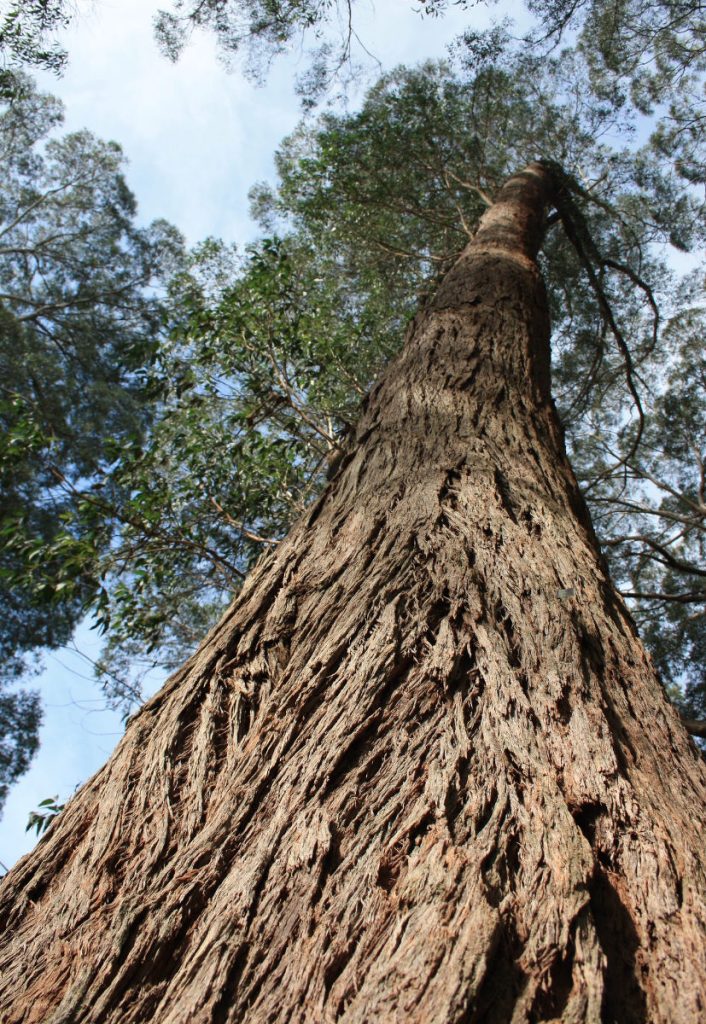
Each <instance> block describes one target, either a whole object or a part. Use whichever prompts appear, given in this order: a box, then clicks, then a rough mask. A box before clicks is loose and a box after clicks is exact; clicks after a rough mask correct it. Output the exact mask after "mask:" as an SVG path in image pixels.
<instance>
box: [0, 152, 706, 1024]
mask: <svg viewBox="0 0 706 1024" xmlns="http://www.w3.org/2000/svg"><path fill="white" fill-rule="evenodd" d="M555 187H556V184H555V179H554V175H553V172H552V169H551V168H550V167H548V166H546V165H543V164H541V163H538V164H533V165H531V166H530V167H528V168H526V169H525V170H524V171H523V172H521V173H520V174H518V175H516V176H514V177H513V178H512V179H511V180H510V181H509V182H508V183H507V184H506V185H505V186H504V188H503V189H502V190H501V192H500V194H499V196H498V199H497V201H496V203H495V204H494V205H493V207H491V208H490V209H489V210H488V212H487V213H486V214H485V215H484V217H483V219H482V221H481V224H480V227H479V230H478V232H477V234H476V236H475V238H474V239H473V240H472V241H471V242H470V243H469V245H468V247H467V249H466V250H465V252H464V253H463V255H462V256H461V258H460V259H459V261H458V263H457V264H456V265H455V266H454V268H452V270H451V271H450V272H449V274H448V275H447V276H446V278H445V279H444V281H443V282H442V284H441V286H440V288H439V291H438V293H437V295H436V297H435V299H434V300H433V301H432V303H431V304H430V305H429V306H428V307H427V308H426V309H425V310H424V311H423V312H421V313H420V314H418V316H417V317H416V318H415V320H414V321H413V323H412V324H411V326H410V330H409V333H408V337H407V342H406V345H405V347H404V349H403V351H402V352H401V353H400V355H399V356H398V357H397V359H396V360H394V362H393V363H392V364H391V365H390V367H389V368H388V370H387V371H386V372H385V374H384V375H383V377H382V379H381V381H380V382H379V383H378V384H377V385H376V386H375V387H374V388H373V390H372V392H371V393H370V396H369V398H368V400H367V402H366V407H365V409H364V412H363V416H362V418H361V421H360V423H359V425H358V428H357V430H356V433H355V438H354V441H353V442H352V443H351V445H350V447H349V449H348V451H347V452H346V454H345V455H344V457H343V459H342V460H341V462H340V464H339V465H338V467H337V469H336V471H335V474H334V476H333V478H332V480H331V481H330V482H329V485H328V487H327V488H326V490H325V491H324V493H323V494H322V496H321V498H320V499H319V500H318V502H317V503H316V504H315V505H314V506H313V507H312V509H311V510H310V512H309V514H308V515H307V516H306V517H305V518H304V519H303V520H301V521H300V522H299V523H298V524H297V525H296V526H295V527H294V529H293V530H292V532H291V534H290V535H289V537H288V538H287V539H286V540H285V541H283V542H282V543H281V544H280V545H279V546H278V547H277V549H276V550H275V551H273V552H272V553H270V554H268V555H267V556H266V557H264V558H263V560H262V561H261V562H260V563H259V564H258V566H257V567H256V569H255V571H254V572H253V573H252V574H251V576H250V577H249V579H248V580H247V581H246V583H245V584H244V586H243V589H242V591H241V592H240V593H239V595H238V596H237V598H236V600H235V601H234V603H233V605H232V606H231V608H230V609H229V611H228V612H227V613H226V615H225V616H224V618H223V619H222V621H221V622H220V623H219V625H218V626H217V627H216V628H215V629H214V630H212V632H211V633H210V635H209V636H208V637H207V638H206V640H205V641H204V643H203V645H202V647H201V648H200V650H199V651H198V652H197V654H196V655H195V656H194V657H193V658H192V659H191V660H190V661H189V662H188V663H187V664H186V665H185V666H184V668H183V669H182V670H180V671H179V672H178V673H176V674H175V675H174V676H173V677H172V678H171V679H170V680H169V681H168V682H167V684H166V685H165V686H164V687H163V689H162V690H161V691H160V693H158V694H157V695H156V696H155V697H154V698H153V699H152V700H151V701H149V702H148V704H147V705H146V706H145V707H144V709H143V710H142V711H141V712H140V713H139V714H138V715H137V716H136V717H135V718H134V720H133V721H132V722H131V723H130V725H129V726H128V729H127V731H126V735H125V737H124V738H123V740H122V741H121V743H120V744H119V746H118V748H117V750H116V751H115V753H114V754H113V756H112V757H111V759H110V760H109V762H108V763H107V765H106V766H105V767H104V768H103V769H102V770H101V771H100V772H99V773H98V774H97V775H96V776H95V777H94V778H93V779H91V780H90V781H89V782H88V783H86V785H85V786H84V787H83V788H82V790H81V791H80V792H79V793H78V794H77V795H76V796H75V797H74V798H73V799H72V800H71V801H70V803H69V804H68V805H67V807H66V810H65V811H64V812H63V813H62V815H61V816H60V818H59V819H58V821H57V822H56V824H55V825H54V826H53V827H52V828H51V830H50V831H49V832H48V834H47V835H46V837H45V838H44V839H42V841H41V842H40V843H39V844H38V846H37V848H36V850H35V851H34V852H33V853H32V854H30V855H29V856H28V857H26V858H24V859H23V860H22V861H21V862H20V863H19V864H18V865H17V867H16V868H15V869H14V870H13V871H11V872H10V873H9V874H8V876H7V877H6V878H5V879H4V881H3V883H2V889H1V890H0V927H2V930H3V931H2V934H3V939H2V948H1V950H0V966H1V968H2V974H1V975H0V978H1V980H0V1008H1V1013H2V1016H1V1019H2V1020H3V1022H7V1024H19V1022H23V1024H34V1022H39V1021H41V1022H42V1024H68V1022H71V1024H82V1022H86V1024H88V1022H91V1024H118V1022H120V1024H129V1022H138V1021H139V1022H143V1021H147V1020H149V1021H154V1022H157V1024H186V1022H189V1024H194V1022H197V1024H200V1022H204V1024H205V1022H218V1024H223V1022H227V1021H229V1022H236V1021H237V1022H248V1024H261V1022H265V1021H267V1022H281V1024H285V1022H287V1024H290V1022H302V1024H303V1022H307V1024H309V1022H312V1024H313V1022H330V1021H331V1022H332V1021H345V1022H346V1024H363V1022H373V1021H374V1022H381V1021H382V1022H398V1021H399V1022H403V1021H404V1022H419V1024H422V1022H423V1024H429V1022H433V1024H447V1022H448V1024H462V1022H463V1024H469V1022H475V1024H480V1022H486V1024H490V1022H497V1024H506V1022H513V1024H519V1022H528V1024H529V1022H540V1021H545V1022H548V1021H558V1020H561V1021H562V1022H564V1024H570V1022H599V1021H606V1022H612V1021H619V1022H620V1024H637V1022H647V1021H649V1022H650V1024H660V1022H663V1024H667V1022H669V1024H679V1022H684V1024H687V1022H689V1024H692V1022H693V1021H695V1020H698V1019H700V1018H701V1017H702V1016H703V1012H704V1006H703V1001H702V1000H703V997H702V993H703V992H705V991H706V958H705V957H704V937H705V925H706V906H705V899H704V898H705V895H706V873H705V871H704V866H705V864H704V862H705V859H706V855H705V854H704V852H703V836H704V834H706V830H705V828H704V826H705V825H706V820H705V819H706V814H705V813H704V796H705V795H706V775H705V772H704V766H703V763H702V761H701V758H700V755H699V753H698V751H697V750H696V749H695V747H694V746H693V743H692V742H691V740H690V739H689V738H688V736H687V735H686V733H685V731H684V729H683V727H682V725H681V724H680V722H679V719H678V716H677V715H676V713H675V712H674V710H673V709H672V708H671V707H670V706H669V704H668V703H667V701H666V700H665V697H664V694H663V692H662V689H661V687H660V685H659V681H658V679H657V677H656V675H655V672H654V669H653V667H652V665H651V662H650V660H649V658H648V656H647V655H646V653H645V651H644V649H643V647H642V645H641V643H640V641H639V639H638V638H637V635H636V632H635V629H634V626H633V624H632V621H631V619H630V617H629V615H628V613H627V611H626V609H625V607H624V605H623V604H622V602H621V600H620V598H619V597H618V595H617V594H616V592H615V590H614V589H613V587H612V586H611V584H610V582H609V580H608V578H607V576H606V572H605V567H604V564H603V562H602V559H601V557H600V553H599V550H598V547H597V544H596V541H595V537H594V534H593V530H592V527H591V524H590V520H589V517H588V514H587V512H586V509H585V506H584V503H583V501H582V498H581V495H580V494H579V491H578V488H577V485H576V481H575V478H574V476H573V473H572V471H571V468H570V466H569V463H568V461H567V459H566V456H565V452H564V446H563V440H562V431H561V427H560V425H559V423H558V420H557V418H556V415H555V412H554V409H553V405H552V402H551V398H550V392H549V325H548V316H547V308H546V300H545V296H544V289H543V286H542V282H541V278H540V275H539V272H538V270H537V267H536V264H535V262H534V257H535V255H536V253H537V250H538V248H539V245H540V243H541V237H542V230H543V224H544V220H545V211H546V209H547V207H548V206H549V204H550V203H551V202H552V195H553V191H554V189H555Z"/></svg>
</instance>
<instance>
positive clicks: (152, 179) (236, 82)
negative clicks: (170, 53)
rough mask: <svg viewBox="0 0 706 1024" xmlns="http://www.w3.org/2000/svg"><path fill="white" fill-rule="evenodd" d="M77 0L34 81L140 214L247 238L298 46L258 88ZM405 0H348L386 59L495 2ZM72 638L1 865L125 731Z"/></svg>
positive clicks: (14, 804)
mask: <svg viewBox="0 0 706 1024" xmlns="http://www.w3.org/2000/svg"><path fill="white" fill-rule="evenodd" d="M76 6H77V8H78V11H79V17H78V20H77V22H76V23H75V24H74V25H73V26H72V27H71V28H70V29H69V30H68V31H67V32H66V34H65V37H64V39H65V45H66V46H67V48H68V51H69V55H70V64H69V67H68V70H67V72H66V74H65V75H64V77H63V78H62V79H60V80H56V79H54V78H51V77H49V76H43V77H42V78H41V84H42V87H43V88H45V89H46V90H47V91H49V92H53V93H54V95H57V96H60V97H61V98H62V100H63V101H64V103H65V105H66V128H67V130H76V129H80V128H88V129H90V130H91V131H93V132H94V133H95V134H96V135H98V136H99V137H102V138H105V139H114V140H116V141H117V142H119V143H120V144H121V145H122V147H123V149H124V151H125V154H126V156H127V158H128V160H129V165H128V168H127V178H128V183H129V185H130V187H131V188H132V190H133V192H134V193H135V195H136V197H137V200H138V203H139V211H140V219H141V220H143V221H150V220H152V219H154V218H156V217H165V218H166V219H167V220H170V221H172V222H173V223H174V224H176V225H177V227H179V228H180V229H181V230H182V232H183V233H184V234H185V235H186V237H187V239H188V241H189V242H190V243H195V242H197V241H198V240H200V239H202V238H204V237H206V236H208V235H215V236H217V237H220V238H223V239H224V240H226V241H228V242H236V243H238V244H239V245H242V244H243V243H246V242H248V241H249V240H251V239H252V238H253V237H254V235H255V228H254V225H253V224H252V222H251V221H250V219H249V216H248V201H247V193H248V189H249V188H250V186H251V185H252V184H253V183H254V182H255V181H259V180H263V179H269V180H272V178H273V160H272V157H273V153H274V150H275V148H276V146H277V144H278V142H279V141H280V140H281V138H282V137H283V136H284V135H286V134H287V133H288V132H289V131H291V130H292V129H293V128H294V126H295V125H296V124H297V122H298V120H299V118H300V110H299V101H298V98H297V97H296V96H295V94H294V89H293V80H294V77H295V75H296V74H297V72H298V71H301V70H302V69H303V67H304V66H305V65H304V62H303V59H302V58H301V56H300V55H297V54H294V55H292V56H290V57H288V58H287V59H280V60H278V61H277V62H276V64H275V65H274V67H273V68H272V70H271V72H270V75H269V76H268V79H267V82H266V84H265V86H264V87H257V86H255V85H253V84H252V83H250V82H248V81H246V80H245V79H244V78H243V76H242V75H241V74H239V73H238V72H237V71H236V72H234V73H230V74H229V73H227V72H226V71H225V69H224V68H223V67H222V65H221V64H220V63H219V61H218V59H217V55H216V52H215V46H214V43H213V40H212V39H211V38H210V37H209V36H207V35H205V34H203V35H200V36H197V37H196V38H195V39H194V40H193V41H192V43H191V45H190V46H189V47H188V48H187V50H186V51H185V53H184V55H183V57H182V59H181V60H180V61H179V62H178V63H177V64H175V65H173V64H170V63H169V62H168V61H166V60H165V59H164V58H163V57H162V56H161V55H160V54H159V53H158V51H157V48H156V46H155V43H154V41H153V38H152V28H151V26H152V21H153V17H154V14H155V12H156V10H157V9H158V7H159V3H158V2H154V3H153V2H152V0H95V2H93V3H86V2H83V3H80V2H79V3H77V5H76ZM418 6H421V4H419V5H418ZM416 7H417V5H416V4H414V3H412V2H411V0H379V3H378V4H377V9H376V8H374V7H373V6H372V4H367V3H366V2H365V0H363V2H362V3H360V5H359V6H358V7H356V11H357V13H358V21H357V28H358V32H359V34H360V36H361V38H362V39H363V41H364V42H365V44H366V46H367V47H368V49H369V50H371V51H372V52H373V53H374V54H375V56H376V57H377V59H378V60H379V61H380V62H381V64H382V66H383V68H385V69H389V68H391V67H394V66H395V65H396V64H399V63H414V62H416V61H419V60H422V59H425V58H429V57H442V56H443V55H444V52H445V48H446V46H447V44H448V43H449V42H450V41H451V40H452V39H453V37H454V36H455V35H457V34H458V33H459V32H460V31H462V29H463V28H465V27H467V26H468V25H469V23H471V22H472V23H473V25H474V26H475V27H483V26H484V25H487V24H488V23H489V21H490V15H491V13H494V12H495V13H497V11H498V8H497V7H491V8H490V9H489V8H486V7H485V6H484V5H482V4H480V5H479V6H478V7H475V8H471V10H470V11H466V12H463V11H460V10H459V9H458V8H456V7H454V6H453V5H452V6H451V7H450V9H449V11H448V12H447V14H446V16H445V17H444V18H439V19H433V18H422V17H421V16H420V15H419V13H417V11H416V10H415V8H416ZM350 102H351V103H352V104H354V103H355V97H352V98H351V100H350ZM74 642H75V648H76V649H75V650H60V651H57V652H53V653H50V654H48V655H47V656H46V658H45V662H44V664H45V670H44V672H43V673H42V675H41V676H40V677H39V678H38V680H37V683H36V685H38V686H39V688H40V690H41V692H42V696H43V699H44V704H45V719H44V725H43V728H42V746H41V750H40V752H39V754H38V756H37V757H36V759H35V761H34V763H33V765H32V768H31V769H30V771H29V772H28V773H27V775H26V776H25V777H24V778H23V779H22V781H21V782H20V783H19V784H18V785H17V786H16V787H15V788H14V790H13V791H12V793H11V794H10V797H9V799H8V802H7V804H6V807H5V811H4V814H3V818H2V820H0V860H1V861H2V862H3V864H5V865H7V866H11V865H12V863H13V862H14V861H15V860H16V859H17V858H18V857H19V856H21V855H22V854H23V853H26V852H27V851H28V850H29V849H31V847H32V846H33V845H34V842H36V837H35V836H34V834H33V833H32V834H28V833H26V832H25V831H24V828H25V824H26V821H27V816H28V813H29V812H30V811H31V810H32V809H34V808H35V807H36V806H37V805H38V803H39V801H40V800H43V799H44V798H45V797H49V796H54V795H57V796H58V797H59V799H60V800H63V799H66V798H67V797H69V796H70V795H71V793H72V792H73V791H74V789H75V788H76V786H77V785H79V784H80V783H81V782H83V781H85V780H86V779H88V778H89V777H90V776H91V775H92V774H93V773H94V772H95V771H97V770H98V769H99V768H100V766H101V765H102V764H103V763H104V762H105V760H106V758H107V757H108V756H109V754H110V752H111V750H112V749H113V747H114V745H115V743H116V742H117V740H118V739H119V738H120V735H121V734H122V725H121V722H120V719H119V716H118V715H116V714H115V713H113V712H110V711H108V710H106V709H105V707H104V706H103V702H102V700H101V698H100V694H99V692H98V691H97V688H96V686H95V684H94V683H93V681H92V678H91V672H92V669H91V664H90V660H87V659H90V658H91V657H95V656H96V655H97V653H98V651H99V649H100V639H99V638H98V637H96V635H95V633H94V632H93V631H91V630H90V629H89V628H88V626H87V625H84V626H82V627H81V628H80V629H79V630H78V632H77V635H76V637H75V641H74ZM153 684H154V685H156V684H155V683H154V681H153Z"/></svg>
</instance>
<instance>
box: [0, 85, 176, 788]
mask: <svg viewBox="0 0 706 1024" xmlns="http://www.w3.org/2000/svg"><path fill="white" fill-rule="evenodd" d="M61 120H62V111H61V106H60V104H59V103H58V102H57V101H55V100H53V99H52V98H51V97H48V96H45V95H42V94H41V93H38V92H37V91H36V90H35V89H34V87H33V86H32V85H31V84H30V83H29V81H28V80H27V79H24V80H23V83H22V92H21V95H20V94H17V95H16V96H15V99H14V101H13V103H12V104H10V105H8V106H7V107H6V108H5V110H4V111H3V112H2V114H1V115H0V148H1V149H2V155H3V170H4V175H3V182H2V188H1V190H0V379H1V381H2V383H0V420H1V422H2V444H1V447H0V481H1V484H2V494H3V501H2V510H1V512H0V523H1V527H2V550H1V553H0V606H1V607H2V616H1V619H2V621H1V623H0V649H1V650H2V652H3V659H2V668H1V669H0V679H1V680H2V683H3V686H4V687H7V686H8V685H9V683H10V682H11V681H13V680H15V679H17V678H18V677H19V676H20V675H21V674H23V673H24V672H26V671H27V669H28V668H29V667H30V663H31V660H29V661H28V656H31V654H32V652H34V651H36V650H37V649H40V648H42V647H47V646H48V647H55V646H58V645H60V644H62V643H65V642H66V641H67V640H68V638H69V637H70V636H71V633H72V632H73V629H74V627H75V625H76V622H77V620H78V618H79V616H80V615H81V614H82V609H83V608H84V607H85V606H86V604H87V602H89V601H90V600H92V599H94V597H95V595H96V592H97V587H98V582H97V580H96V578H95V577H92V576H91V575H90V573H89V572H87V571H86V569H87V565H88V563H89V561H90V559H89V557H88V556H89V555H92V554H93V553H94V552H97V551H100V550H102V549H103V548H104V547H106V546H108V547H109V546H110V529H109V524H106V523H101V524H100V525H97V524H94V525H96V529H95V530H93V531H91V529H90V528H89V529H84V530H82V531H81V532H80V534H79V533H78V532H77V531H75V530H74V529H73V528H72V523H71V519H72V511H71V510H72V509H74V508H75V504H76V495H77V493H78V492H77V488H78V487H80V488H81V489H82V492H83V491H87V492H88V493H90V492H91V491H92V490H94V489H95V488H96V487H97V486H98V481H99V480H100V478H101V473H102V472H104V471H105V469H106V468H107V467H108V466H109V465H110V464H112V463H113V462H114V461H115V457H116V452H118V451H120V450H121V449H122V448H123V447H124V446H128V447H129V445H130V444H132V445H134V444H137V443H138V442H139V438H140V437H141V436H142V434H143V433H144V429H145V426H146V424H147V422H148V420H149V418H150V415H151V414H150V409H149V406H148V405H147V404H146V403H145V401H144V373H143V369H144V366H145V361H146V359H147V356H148V353H149V352H150V350H151V349H152V347H153V346H154V344H155V343H156V339H157V336H158V333H159V329H160V324H161V322H162V317H163V314H162V307H161V305H160V302H159V300H158V299H157V297H156V294H155V290H154V289H155V286H156V285H157V284H158V281H159V278H160V276H164V275H165V274H167V273H169V274H170V275H171V274H172V273H173V272H174V269H175V267H176V265H177V262H178V260H179V258H180V254H181V239H180V237H179V236H178V234H177V233H176V232H175V231H174V229H172V228H171V227H169V226H168V225H166V224H160V223H155V224H154V225H152V226H151V227H150V228H148V229H138V228H137V227H136V226H135V223H134V219H135V201H134V198H133V196H132V194H131V193H130V192H129V190H128V189H127V186H126V185H125V181H124V179H123V177H122V173H121V164H122V159H123V158H122V154H121V152H120V149H119V147H118V146H116V145H115V144H113V143H108V144H106V143H102V142H100V141H99V140H97V139H95V138H94V137H93V136H91V135H90V134H89V133H87V132H80V133H74V134H71V135H65V136H59V135H58V134H57V129H58V127H59V126H60V124H61ZM84 500H87V499H84ZM121 500H125V496H123V498H122V499H121ZM3 701H4V703H3V705H2V706H3V708H4V711H3V717H2V719H1V720H0V730H1V731H2V736H3V744H5V746H4V747H3V750H4V753H3V759H2V766H1V770H0V783H1V784H2V786H3V787H6V785H7V784H8V783H9V782H10V781H12V779H13V778H15V777H16V776H17V774H18V773H19V772H20V771H21V770H24V768H25V767H26V766H27V757H26V756H25V754H23V753H22V751H25V753H29V752H30V751H31V750H33V749H34V746H35V745H36V730H37V726H38V721H39V712H38V705H37V703H36V698H35V697H33V696H31V695H30V694H29V693H19V694H16V693H15V694H12V693H11V692H10V691H9V690H7V689H6V690H5V692H4V694H3ZM20 721H24V722H25V724H24V725H23V726H20V724H19V723H20ZM2 792H3V794H4V792H5V788H3V790H2Z"/></svg>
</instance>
